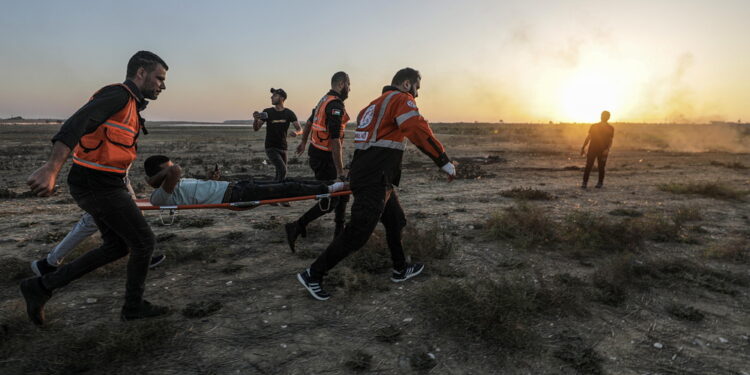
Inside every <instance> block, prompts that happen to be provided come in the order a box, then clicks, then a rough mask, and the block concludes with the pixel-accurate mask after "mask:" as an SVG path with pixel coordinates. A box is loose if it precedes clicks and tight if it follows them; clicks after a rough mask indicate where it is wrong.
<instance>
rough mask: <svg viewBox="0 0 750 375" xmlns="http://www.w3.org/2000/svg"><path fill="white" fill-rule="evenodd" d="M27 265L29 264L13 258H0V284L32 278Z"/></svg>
mask: <svg viewBox="0 0 750 375" xmlns="http://www.w3.org/2000/svg"><path fill="white" fill-rule="evenodd" d="M29 264H30V263H29V262H27V261H24V260H21V259H18V258H15V257H2V258H0V275H1V276H0V282H9V283H12V282H16V281H19V280H21V279H23V278H25V277H31V276H33V275H34V274H33V273H31V268H29Z"/></svg>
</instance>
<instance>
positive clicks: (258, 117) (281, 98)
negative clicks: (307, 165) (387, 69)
mask: <svg viewBox="0 0 750 375" xmlns="http://www.w3.org/2000/svg"><path fill="white" fill-rule="evenodd" d="M271 94H272V95H271V105H273V107H269V108H266V109H264V110H263V112H262V113H261V112H258V111H255V112H253V130H255V131H256V132H257V131H258V130H260V128H261V127H262V126H263V124H266V143H265V148H266V156H268V160H269V161H271V164H273V166H274V167H275V168H276V177H275V180H276V181H278V182H282V181H284V179H285V178H286V163H287V157H286V150H287V143H286V135H287V131H289V124H292V125H294V128H295V129H296V131H292V132H289V135H290V136H292V137H296V136H297V135H299V134H300V133H302V128H301V127H300V125H299V122H298V121H297V116H296V115H295V114H294V112H292V110H291V109H289V108H284V102H285V101H286V98H287V95H286V91H284V89H273V88H272V89H271Z"/></svg>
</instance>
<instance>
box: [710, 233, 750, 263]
mask: <svg viewBox="0 0 750 375" xmlns="http://www.w3.org/2000/svg"><path fill="white" fill-rule="evenodd" d="M749 253H750V241H748V239H747V237H744V236H743V237H736V238H731V239H728V240H725V241H722V242H719V243H715V244H713V245H711V246H709V247H708V248H707V249H706V250H705V252H704V256H705V257H707V258H710V259H719V260H724V261H730V262H737V263H744V262H747V261H748V259H750V254H749Z"/></svg>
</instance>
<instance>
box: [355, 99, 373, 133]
mask: <svg viewBox="0 0 750 375" xmlns="http://www.w3.org/2000/svg"><path fill="white" fill-rule="evenodd" d="M374 113H375V104H373V105H371V106H369V107H367V109H366V110H365V114H363V115H362V119H361V120H359V124H357V129H363V128H366V127H367V126H368V125H370V123H371V122H372V115H373V114H374Z"/></svg>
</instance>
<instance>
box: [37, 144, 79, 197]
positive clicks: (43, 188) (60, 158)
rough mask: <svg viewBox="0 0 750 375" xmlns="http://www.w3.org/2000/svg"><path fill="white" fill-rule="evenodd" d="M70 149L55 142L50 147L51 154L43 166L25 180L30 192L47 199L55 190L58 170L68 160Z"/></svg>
mask: <svg viewBox="0 0 750 375" xmlns="http://www.w3.org/2000/svg"><path fill="white" fill-rule="evenodd" d="M71 151H72V150H71V149H70V147H68V146H67V145H66V144H65V143H62V142H59V141H58V142H55V143H54V145H53V146H52V153H51V154H50V157H49V159H48V160H47V162H46V163H44V165H42V166H41V167H39V169H37V170H35V171H34V172H33V173H31V175H29V177H28V178H27V179H26V184H27V185H29V187H31V191H32V192H34V194H36V195H37V196H40V197H48V196H50V195H52V193H53V192H54V190H55V182H56V181H57V175H58V174H59V173H60V169H62V166H63V165H64V164H65V161H67V160H68V156H70V153H71Z"/></svg>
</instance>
